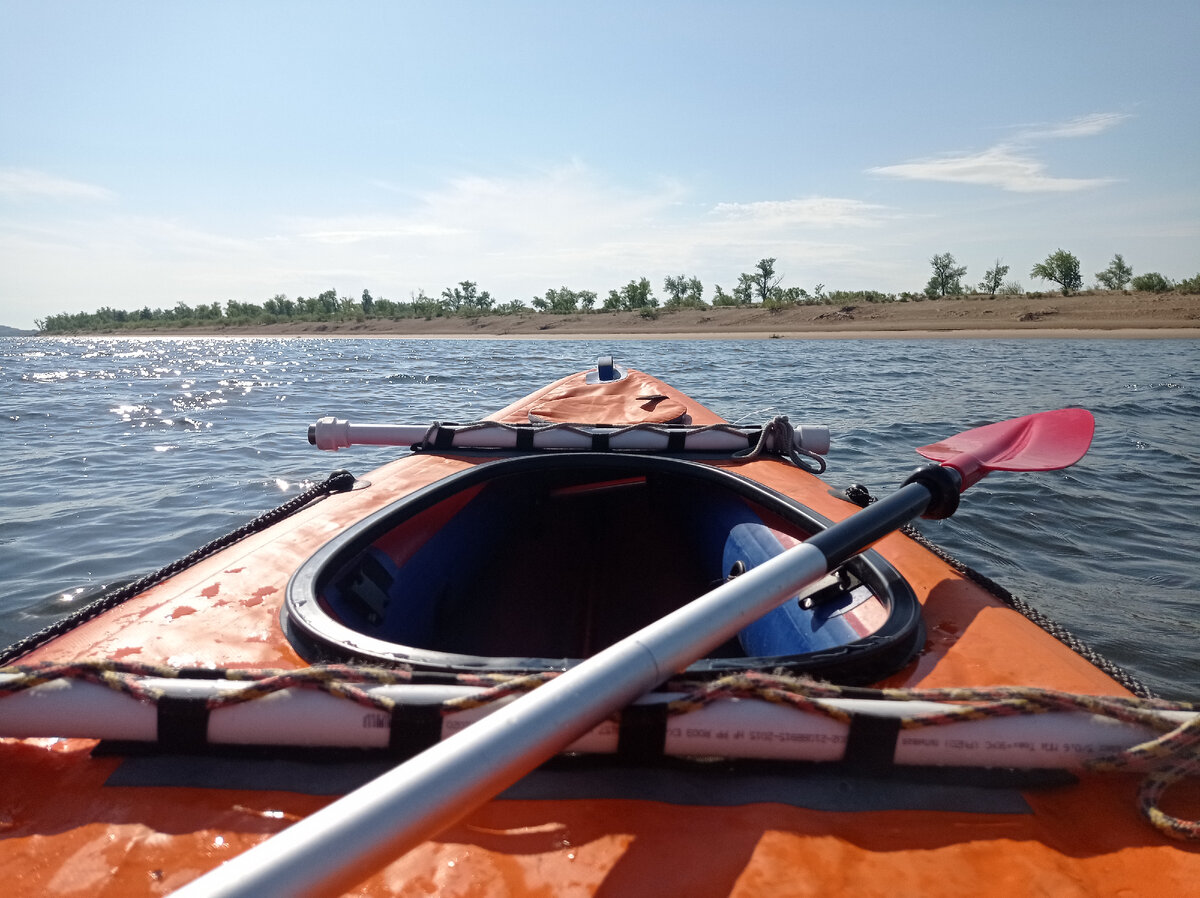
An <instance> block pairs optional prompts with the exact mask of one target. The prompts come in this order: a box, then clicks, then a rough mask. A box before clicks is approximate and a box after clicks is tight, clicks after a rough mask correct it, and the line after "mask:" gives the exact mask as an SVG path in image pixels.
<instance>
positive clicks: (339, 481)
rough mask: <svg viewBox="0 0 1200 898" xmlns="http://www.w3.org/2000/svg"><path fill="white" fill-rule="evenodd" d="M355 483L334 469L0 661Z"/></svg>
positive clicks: (19, 645) (7, 651) (5, 654)
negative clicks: (318, 479) (287, 498)
mask: <svg viewBox="0 0 1200 898" xmlns="http://www.w3.org/2000/svg"><path fill="white" fill-rule="evenodd" d="M353 486H354V475H353V474H351V473H350V472H349V471H334V472H333V473H332V474H330V475H329V476H328V477H326V478H325V479H324V480H323V481H321V482H320V483H318V484H316V485H315V486H312V487H310V488H309V489H307V490H305V491H304V492H302V493H300V494H299V495H298V496H293V497H292V498H291V499H289V500H288V501H287V502H284V503H283V504H282V505H280V506H279V507H277V508H272V509H271V510H270V511H264V512H263V513H262V514H260V515H259V516H258V517H256V518H254V519H253V520H251V521H249V522H248V523H246V524H243V525H242V526H241V527H238V528H237V529H236V530H232V531H230V532H229V533H226V534H225V535H224V536H221V537H218V538H217V539H214V540H213V541H212V542H210V543H206V544H205V545H203V546H201V547H200V548H199V549H196V550H195V551H192V552H189V553H188V554H187V555H184V556H183V557H182V558H180V559H177V560H176V561H172V562H171V563H170V564H168V565H166V566H164V567H161V568H159V569H158V570H157V571H154V572H153V573H150V574H146V575H145V576H144V577H139V578H138V579H137V580H134V581H133V582H131V583H126V584H124V585H122V586H118V587H116V588H115V589H111V590H109V591H107V592H105V593H103V594H102V595H100V596H99V597H98V598H96V599H95V600H94V601H92V602H89V603H88V604H87V605H85V606H84V607H83V608H80V609H79V610H78V611H76V612H74V613H73V614H69V615H67V616H66V617H64V618H62V619H60V620H57V621H55V622H54V623H52V624H50V625H49V626H48V627H45V628H43V629H41V630H39V631H37V632H36V633H31V634H30V635H29V636H26V637H25V638H23V639H20V640H18V641H17V642H15V643H13V644H12V645H10V646H9V647H8V648H6V649H4V650H3V651H2V652H0V664H8V663H9V662H10V661H12V660H13V659H15V658H19V657H21V656H22V655H24V654H26V653H27V652H31V651H33V650H34V649H35V648H38V647H39V646H42V645H45V644H46V643H47V642H49V641H50V640H51V639H54V638H55V637H57V636H61V635H62V634H63V633H66V632H68V631H69V630H73V629H74V628H76V627H78V626H79V625H80V624H82V623H84V622H85V621H89V620H91V619H92V618H94V617H97V616H98V615H100V614H103V613H104V612H105V611H108V610H109V609H110V608H115V607H116V606H117V605H120V604H121V603H122V602H124V601H126V600H128V599H131V598H133V597H134V596H136V595H138V594H139V593H142V592H145V591H146V590H147V589H149V588H150V587H152V586H155V585H157V584H159V583H161V582H163V581H164V580H167V579H169V578H171V577H173V576H175V575H176V574H178V573H179V572H180V571H184V570H187V569H188V568H190V567H191V566H192V565H194V564H197V563H199V562H200V561H202V560H204V559H205V558H208V557H209V556H210V555H215V554H216V553H217V552H219V551H221V550H222V549H225V548H227V547H229V546H232V545H233V544H234V543H236V542H240V541H241V540H243V539H245V538H246V537H247V536H251V535H252V534H255V533H258V532H260V531H262V530H266V529H267V528H268V527H270V526H271V525H273V524H276V523H278V522H279V521H282V520H283V519H284V518H287V517H290V516H291V515H293V514H295V513H296V512H298V511H299V510H300V509H302V508H304V507H305V506H306V505H308V504H309V503H311V502H315V501H316V500H317V499H322V498H324V497H325V496H328V495H330V494H332V493H341V492H345V491H346V490H348V489H350V488H351V487H353Z"/></svg>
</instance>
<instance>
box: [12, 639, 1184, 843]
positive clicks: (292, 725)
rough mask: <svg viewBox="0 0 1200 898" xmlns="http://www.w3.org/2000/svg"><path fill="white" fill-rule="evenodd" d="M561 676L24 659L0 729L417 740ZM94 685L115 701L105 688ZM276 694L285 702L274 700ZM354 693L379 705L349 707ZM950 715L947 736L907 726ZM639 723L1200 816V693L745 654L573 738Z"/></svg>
mask: <svg viewBox="0 0 1200 898" xmlns="http://www.w3.org/2000/svg"><path fill="white" fill-rule="evenodd" d="M557 676H559V674H557V673H553V672H543V673H538V674H531V675H527V676H503V675H498V674H492V675H480V674H459V675H455V676H451V675H447V674H440V675H431V674H429V673H427V672H414V671H411V670H404V669H396V668H379V667H364V666H355V665H330V666H316V667H310V668H306V669H300V670H250V669H226V670H209V669H204V670H196V669H181V668H171V667H166V666H162V665H152V664H137V663H124V662H116V661H94V662H75V663H71V664H54V663H40V664H32V665H16V666H11V667H5V668H0V738H2V737H17V738H31V737H39V738H54V737H67V738H93V739H101V740H115V741H146V742H158V743H160V744H162V745H163V746H164V747H165V748H166V749H167V750H175V751H184V752H188V751H191V752H196V751H205V750H210V749H217V748H225V749H233V748H236V747H238V746H243V747H245V746H256V747H273V748H276V749H279V750H281V751H285V750H286V749H288V748H304V749H311V748H353V749H373V750H391V751H392V753H400V754H411V753H413V752H414V751H417V750H420V749H421V748H424V747H426V744H424V743H428V744H432V743H433V742H436V741H439V740H441V739H444V738H447V737H449V736H451V735H452V734H454V733H456V732H458V731H459V730H461V729H462V728H463V727H465V726H468V725H469V724H470V723H472V722H474V721H475V720H478V719H480V718H481V717H483V716H486V714H487V713H489V712H490V711H491V710H495V709H496V708H498V707H499V706H500V705H501V704H503V703H504V702H507V701H510V700H512V699H513V698H515V697H517V696H520V695H524V694H527V693H530V692H532V691H534V690H536V689H537V688H539V687H540V686H542V685H544V684H546V683H548V682H551V681H552V680H554V679H555V678H556V677H557ZM89 686H91V687H94V688H92V689H89V688H88V687H89ZM98 689H100V690H105V691H107V692H108V693H110V694H111V695H113V696H116V697H118V699H117V700H116V701H112V700H105V698H104V696H103V695H100V694H98V693H97V692H96V690H98ZM272 696H273V697H275V699H276V701H269V700H268V699H269V698H270V697H272ZM298 696H303V697H304V698H303V699H302V700H298V699H297V697H298ZM256 704H257V706H258V710H257V712H255V711H254V710H251V711H250V712H249V713H247V711H246V710H243V711H242V712H241V713H240V716H239V718H238V719H237V720H235V721H232V722H231V721H229V720H226V719H224V718H226V717H230V716H231V715H228V714H227V713H226V712H227V711H228V710H229V709H235V708H239V709H246V708H247V707H248V706H252V705H256ZM338 705H340V706H342V707H341V708H340V709H339V708H338V707H337V706H338ZM347 705H352V706H355V707H359V708H366V709H370V710H372V711H377V712H380V714H381V715H383V716H382V717H378V718H366V719H364V718H363V717H362V716H361V715H359V714H356V713H350V714H347V713H344V709H345V706H347ZM168 707H169V709H170V710H169V712H168V713H162V709H163V708H168ZM184 709H186V710H184ZM473 712H477V713H473ZM184 715H186V716H184ZM684 718H687V719H686V720H685V719H684ZM181 721H183V723H182V724H181ZM197 721H199V722H200V726H199V727H197V726H196V722H197ZM1006 721H1007V723H1005V722H1006ZM178 725H182V726H185V727H187V728H189V729H190V734H189V740H186V741H185V740H181V739H180V738H179V735H178V734H177V733H175V732H173V731H172V728H173V727H175V726H178ZM945 729H949V730H952V731H953V735H947V736H944V737H938V738H934V739H930V738H926V737H924V736H921V735H912V734H921V733H924V731H927V730H929V731H933V730H945ZM635 730H636V735H635V737H634V738H636V755H637V758H638V760H642V761H645V760H649V759H652V758H654V757H669V756H670V757H694V758H695V757H699V758H706V759H707V758H718V757H719V758H727V759H747V758H756V759H772V760H789V761H815V762H825V763H837V762H848V761H854V760H855V759H859V758H861V757H862V756H863V753H864V752H868V753H869V756H870V758H871V767H872V772H873V773H875V774H876V775H887V774H889V773H891V774H893V775H897V776H901V777H902V776H904V768H905V767H954V768H970V767H979V768H996V767H1003V768H1008V769H1024V770H1036V769H1053V770H1072V771H1082V772H1091V773H1111V772H1123V771H1128V772H1136V773H1142V774H1144V775H1145V778H1144V780H1143V781H1142V784H1141V786H1140V788H1139V790H1138V795H1137V801H1138V806H1139V808H1140V810H1141V812H1142V814H1143V816H1145V817H1146V819H1147V820H1148V821H1149V822H1150V823H1151V825H1153V826H1154V827H1155V829H1157V830H1159V831H1160V832H1162V833H1164V834H1165V835H1168V836H1170V837H1172V838H1176V839H1181V840H1197V839H1200V821H1192V820H1184V819H1181V818H1178V817H1174V816H1171V815H1169V814H1166V813H1165V812H1164V811H1162V809H1161V808H1160V807H1159V804H1160V802H1161V798H1162V795H1163V793H1164V792H1165V791H1166V789H1167V788H1168V787H1169V786H1171V785H1173V784H1175V783H1177V782H1179V781H1181V780H1183V779H1186V778H1195V777H1200V705H1197V704H1195V703H1192V702H1177V701H1167V700H1163V699H1146V698H1127V697H1120V696H1097V695H1077V694H1072V693H1066V692H1061V691H1058V690H1051V689H1036V688H1031V687H995V688H945V689H872V688H867V687H847V686H837V685H834V684H831V683H822V682H817V681H814V680H811V679H808V678H803V677H789V676H782V675H777V674H769V673H765V672H763V671H754V670H748V671H744V672H742V673H737V674H732V675H728V676H724V677H721V678H720V679H717V680H709V681H686V680H685V681H679V682H673V683H670V684H668V685H667V687H666V688H665V690H663V691H658V692H654V693H650V694H648V695H646V696H644V697H643V698H642V699H639V701H638V702H637V703H635V704H634V705H632V706H629V707H628V708H626V709H625V710H624V711H622V712H621V713H620V714H619V715H618V716H617V717H616V719H614V720H611V721H609V722H607V723H604V724H601V725H599V726H598V727H596V728H593V730H592V731H591V732H589V733H588V734H586V735H585V736H583V737H581V738H580V739H578V740H576V742H574V743H572V745H570V746H568V748H567V751H568V752H569V753H590V754H633V753H634V752H626V751H624V750H623V747H622V746H623V742H624V741H625V737H626V735H627V733H631V732H633V731H635ZM856 740H857V742H856ZM868 741H869V745H866V746H860V745H859V744H858V743H862V742H868Z"/></svg>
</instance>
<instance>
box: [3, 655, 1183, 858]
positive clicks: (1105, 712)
mask: <svg viewBox="0 0 1200 898" xmlns="http://www.w3.org/2000/svg"><path fill="white" fill-rule="evenodd" d="M198 673H202V675H203V677H204V679H213V678H214V677H220V678H224V679H229V680H236V681H241V682H249V683H253V686H252V687H250V688H247V689H244V690H238V691H237V692H234V693H228V694H222V695H217V696H213V697H212V698H210V699H209V700H208V701H207V702H206V705H207V707H208V708H209V709H216V708H220V707H225V706H229V705H234V704H241V703H243V702H247V701H253V700H255V699H258V698H262V697H264V696H266V695H270V694H272V693H274V692H278V691H280V690H283V689H314V690H319V691H322V692H325V693H328V694H329V695H332V696H334V697H336V698H340V699H344V700H347V701H352V702H355V703H357V704H359V705H362V706H364V707H368V708H372V709H375V710H380V711H386V712H390V711H392V709H394V708H395V707H396V705H397V703H396V702H395V701H394V700H393V699H391V698H389V697H387V696H384V695H375V694H372V693H371V692H369V691H368V690H367V688H366V687H369V686H381V685H398V684H404V683H410V682H412V681H413V674H412V672H411V671H409V670H403V669H400V670H397V669H391V668H375V667H360V666H354V665H327V666H320V667H311V668H304V669H300V670H275V669H266V670H246V669H230V670H218V671H213V670H208V669H205V670H204V671H202V672H200V671H188V670H186V669H179V668H171V667H165V666H159V665H152V664H139V663H129V662H114V661H94V662H78V663H72V664H54V663H50V662H45V663H39V664H31V665H18V666H13V667H4V668H0V674H2V675H7V676H11V677H12V679H11V680H10V681H9V682H7V683H4V684H2V685H0V697H2V696H4V695H10V694H14V693H17V692H21V691H23V690H25V689H29V688H32V687H34V686H38V685H40V684H42V683H47V682H50V681H52V680H58V679H74V680H84V681H87V682H92V683H97V684H99V685H102V686H105V687H107V688H109V689H113V690H115V691H117V692H121V693H124V694H126V695H130V696H132V697H133V698H135V699H137V700H138V701H142V702H146V703H151V704H153V703H154V702H156V701H157V700H158V699H159V698H161V697H162V696H163V695H164V691H163V690H162V689H161V688H156V687H153V686H150V685H148V684H146V683H144V682H142V680H144V679H145V678H149V677H160V678H165V679H187V678H188V676H189V674H191V675H192V676H195V675H196V674H198ZM556 676H557V673H555V672H543V673H537V674H531V675H527V676H518V677H512V676H505V675H502V674H495V675H479V674H467V675H462V676H459V677H457V678H456V680H457V682H458V683H459V684H460V685H470V686H478V687H482V690H481V691H480V692H478V693H475V694H472V695H470V696H464V697H460V698H454V699H449V700H447V701H444V702H442V703H441V704H440V705H439V706H436V707H437V711H438V713H440V714H442V715H447V714H453V713H455V712H458V711H464V710H468V709H471V708H478V707H481V706H483V705H487V704H491V703H493V702H496V701H499V700H501V699H504V698H507V697H509V696H512V695H518V694H521V693H524V692H529V691H531V690H533V689H536V688H537V687H538V686H540V685H542V684H543V683H546V682H548V681H550V680H552V679H554V677H556ZM674 688H678V689H680V690H683V691H686V695H685V696H683V697H682V698H678V699H675V700H672V701H670V702H668V703H667V712H668V714H669V715H670V716H679V715H683V714H688V713H690V712H693V711H697V710H699V709H700V708H703V707H705V706H707V705H709V704H711V703H712V702H715V701H722V700H730V699H740V700H758V701H767V702H771V703H773V704H777V705H784V706H787V707H790V708H793V709H795V710H796V711H799V712H804V713H810V714H817V715H820V716H823V717H826V718H829V719H832V720H835V721H838V722H840V723H845V724H849V723H850V722H851V720H852V719H853V718H854V717H855V715H854V714H853V713H851V712H848V711H846V710H845V709H844V708H840V707H837V706H836V705H832V704H830V703H829V701H828V700H829V699H846V698H853V699H870V700H875V701H889V702H913V701H925V702H939V703H951V704H952V707H948V708H946V709H944V710H941V711H938V712H934V713H917V714H913V715H909V716H902V717H900V718H899V723H900V726H901V728H902V729H907V730H912V729H920V728H926V727H934V726H941V725H946V724H953V723H961V722H964V721H971V720H982V719H987V718H998V717H1014V716H1020V715H1030V714H1044V713H1047V712H1051V711H1079V712H1084V713H1088V714H1095V715H1100V716H1103V717H1107V718H1111V719H1113V720H1117V721H1121V722H1123V723H1129V724H1137V725H1141V726H1144V727H1147V728H1149V729H1152V730H1154V731H1156V732H1157V733H1159V734H1160V735H1158V736H1156V737H1155V738H1152V739H1148V740H1146V741H1145V742H1142V743H1140V744H1138V745H1134V746H1132V747H1130V748H1128V749H1125V750H1124V751H1121V752H1119V753H1117V754H1114V755H1111V756H1107V757H1101V758H1094V759H1091V760H1089V761H1085V762H1084V764H1083V767H1084V768H1085V769H1087V770H1091V771H1095V772H1109V771H1118V770H1131V771H1139V772H1144V773H1145V774H1146V777H1145V779H1144V780H1143V782H1142V784H1141V786H1140V788H1139V791H1138V806H1139V809H1140V810H1141V812H1142V814H1143V815H1144V816H1145V817H1146V819H1147V820H1149V821H1150V823H1151V824H1152V825H1153V826H1154V827H1155V828H1156V829H1158V830H1159V831H1161V832H1163V833H1164V834H1166V835H1168V836H1171V837H1172V838H1176V839H1185V840H1195V839H1200V821H1192V820H1183V819H1181V818H1178V817H1173V816H1171V815H1169V814H1167V813H1165V812H1164V811H1162V810H1161V808H1159V806H1158V805H1159V802H1160V801H1161V799H1162V796H1163V794H1164V792H1165V791H1166V790H1167V789H1168V788H1169V787H1170V786H1171V785H1173V784H1174V783H1177V782H1179V781H1180V780H1183V779H1187V778H1194V777H1197V776H1200V717H1195V718H1192V719H1191V720H1189V721H1187V722H1184V723H1182V724H1177V723H1176V722H1175V721H1174V720H1172V719H1170V718H1169V717H1167V716H1166V715H1165V714H1163V713H1162V712H1165V711H1184V712H1196V711H1200V704H1197V703H1193V702H1172V701H1166V700H1163V699H1145V698H1136V697H1123V696H1097V695H1076V694H1073V693H1067V692H1059V691H1056V690H1050V689H1035V688H1031V687H992V688H980V689H967V688H948V689H867V688H863V687H840V686H835V685H831V684H828V683H821V682H817V681H814V680H809V679H806V678H801V677H786V676H779V675H773V674H765V673H761V672H758V671H745V672H742V673H737V674H731V675H729V676H726V677H722V678H720V679H718V680H713V681H708V682H698V683H690V682H684V683H677V684H675V686H674ZM0 700H2V699H0ZM864 716H869V715H864Z"/></svg>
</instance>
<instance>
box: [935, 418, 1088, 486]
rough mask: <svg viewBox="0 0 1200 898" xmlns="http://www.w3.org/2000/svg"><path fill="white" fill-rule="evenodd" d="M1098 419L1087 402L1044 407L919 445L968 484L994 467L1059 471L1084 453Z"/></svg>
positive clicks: (1009, 469)
mask: <svg viewBox="0 0 1200 898" xmlns="http://www.w3.org/2000/svg"><path fill="white" fill-rule="evenodd" d="M1095 426H1096V422H1095V419H1094V418H1093V417H1092V413H1091V412H1089V411H1087V410H1086V409H1082V408H1064V409H1058V410H1057V411H1052V412H1038V413H1036V414H1033V415H1025V416H1023V417H1020V418H1013V419H1011V420H1009V421H999V422H997V423H995V424H986V425H984V426H983V427H976V428H975V429H973V430H967V431H964V432H963V433H960V434H958V435H957V436H953V437H950V438H949V439H946V440H943V441H942V442H940V443H932V444H930V445H928V446H922V447H921V448H919V449H918V450H917V452H919V453H920V454H921V455H923V456H925V457H926V458H929V459H932V460H933V461H936V462H940V463H941V464H943V465H945V466H947V467H951V468H954V470H956V471H958V473H959V474H960V475H961V476H962V489H963V490H965V489H967V487H969V486H971V485H973V484H975V483H977V482H979V480H980V479H981V478H982V477H984V476H985V475H987V474H988V473H990V472H991V471H1057V470H1058V469H1059V468H1067V467H1070V466H1071V465H1073V464H1075V462H1077V461H1079V459H1081V458H1083V456H1084V453H1086V452H1087V450H1088V447H1089V446H1090V445H1091V444H1092V433H1093V432H1094V430H1095Z"/></svg>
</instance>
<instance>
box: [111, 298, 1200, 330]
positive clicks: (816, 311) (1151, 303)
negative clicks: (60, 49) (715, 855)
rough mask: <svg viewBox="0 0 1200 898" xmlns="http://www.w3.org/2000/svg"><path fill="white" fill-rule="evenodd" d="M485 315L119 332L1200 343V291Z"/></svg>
mask: <svg viewBox="0 0 1200 898" xmlns="http://www.w3.org/2000/svg"><path fill="white" fill-rule="evenodd" d="M655 312H656V314H653V315H645V314H642V313H640V312H591V313H575V314H568V315H555V314H549V313H539V312H533V311H531V312H530V313H529V314H522V315H481V316H478V317H470V318H467V317H439V318H430V319H401V320H391V319H362V320H354V319H348V320H344V321H325V322H319V321H289V322H280V323H274V324H254V325H246V326H229V325H217V326H212V327H187V328H159V329H137V330H131V331H119V332H117V333H120V334H128V335H130V336H137V335H144V336H168V335H174V336H251V335H253V336H279V337H282V336H310V337H316V336H347V337H424V338H438V337H441V338H448V339H469V338H489V337H490V338H505V339H512V338H534V339H597V340H600V339H603V340H637V339H644V340H673V339H772V338H777V339H803V340H817V339H846V338H852V339H925V338H937V337H951V338H957V339H987V338H991V339H997V338H998V339H1012V338H1025V337H1034V338H1043V339H1063V338H1109V339H1150V338H1158V339H1164V338H1168V339H1179V338H1184V339H1186V338H1197V337H1200V295H1190V294H1178V293H1164V294H1154V293H1129V294H1110V293H1098V294H1094V295H1079V296H1055V295H1020V296H998V297H970V298H962V299H940V300H926V301H922V302H885V303H860V304H850V305H842V306H836V305H812V306H798V307H795V308H788V309H778V310H771V309H763V308H760V307H753V306H751V307H733V308H713V309H681V310H678V311H665V310H661V309H659V310H655Z"/></svg>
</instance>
